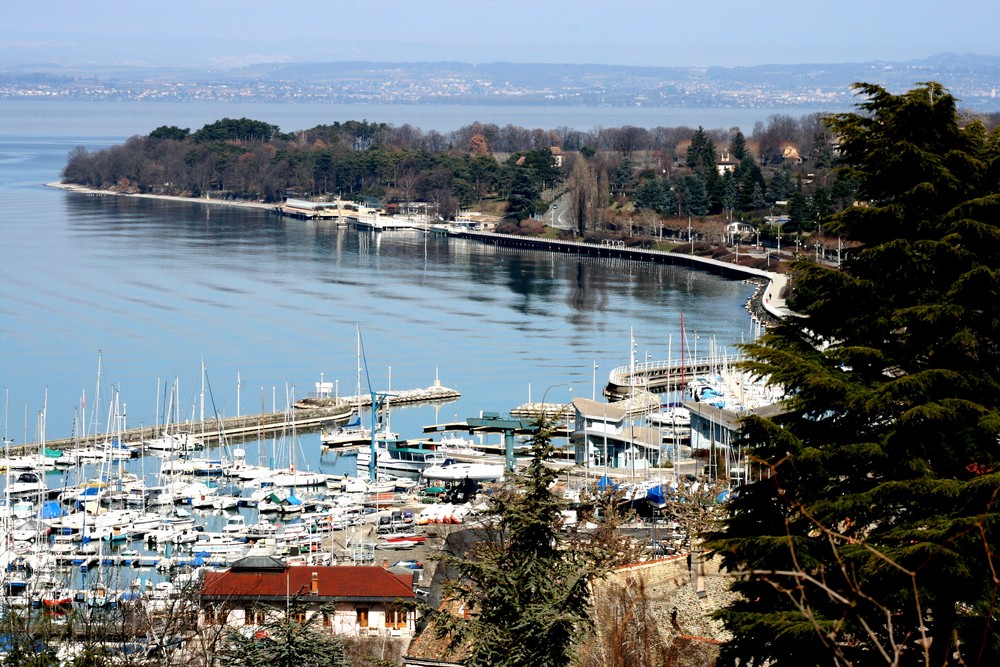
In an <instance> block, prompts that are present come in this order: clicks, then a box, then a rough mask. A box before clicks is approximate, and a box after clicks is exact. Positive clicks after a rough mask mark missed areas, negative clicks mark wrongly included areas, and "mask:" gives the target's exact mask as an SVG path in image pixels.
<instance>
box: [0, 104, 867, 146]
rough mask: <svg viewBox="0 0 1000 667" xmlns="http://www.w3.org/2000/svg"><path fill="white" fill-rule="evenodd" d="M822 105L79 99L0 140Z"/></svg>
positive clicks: (762, 117) (576, 125)
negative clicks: (247, 124)
mask: <svg viewBox="0 0 1000 667" xmlns="http://www.w3.org/2000/svg"><path fill="white" fill-rule="evenodd" d="M847 110H848V109H830V108H826V107H824V108H820V107H815V108H811V107H808V108H807V107H774V108H759V109H754V108H740V109H730V108H721V107H709V108H697V107H641V106H635V107H572V106H566V107H563V106H526V105H481V104H442V105H434V106H431V105H413V104H304V103H303V104H295V103H266V102H256V103H252V104H245V103H235V102H234V103H225V102H152V101H150V102H140V101H122V102H99V101H84V100H36V99H7V100H4V101H3V104H2V105H0V137H3V136H18V137H115V138H118V139H124V138H126V137H129V136H132V135H135V134H149V133H150V132H151V131H152V130H154V129H155V128H157V127H159V126H161V125H176V126H178V127H187V128H190V129H191V130H192V131H193V130H197V129H199V128H201V127H202V126H204V125H207V124H209V123H214V122H215V121H217V120H219V119H221V118H244V117H245V118H253V119H254V120H260V121H264V122H267V123H271V124H274V125H277V126H278V127H280V128H281V130H282V131H284V132H293V131H296V130H305V129H309V128H311V127H315V126H316V125H321V124H332V123H334V122H338V121H339V122H344V121H348V120H367V121H370V122H381V123H389V124H391V125H394V126H396V127H399V126H401V125H403V124H405V123H409V124H410V125H412V126H414V127H416V128H419V129H421V130H423V131H424V132H429V131H431V130H436V131H438V132H442V133H447V132H452V131H454V130H457V129H458V128H460V127H463V126H466V125H470V124H471V123H474V122H476V121H478V122H481V123H494V124H496V125H499V126H500V127H503V126H505V125H507V124H512V125H517V126H520V127H525V128H529V129H534V128H542V129H545V130H552V129H555V128H558V127H568V128H570V129H575V130H579V131H581V132H588V131H591V130H594V129H597V128H608V127H622V126H624V125H634V126H636V127H646V128H652V127H681V126H687V127H698V126H699V125H701V126H703V127H705V128H708V129H716V128H720V129H726V130H728V129H729V128H731V127H739V128H740V129H741V130H742V131H743V133H744V134H747V135H749V134H750V133H751V132H752V131H753V126H754V123H755V122H757V121H761V122H765V123H766V122H767V119H768V118H769V117H770V116H771V115H773V114H783V115H787V116H791V117H792V118H796V119H798V118H801V117H802V116H806V115H809V114H812V113H818V112H830V111H847Z"/></svg>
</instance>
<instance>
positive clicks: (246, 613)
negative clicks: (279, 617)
mask: <svg viewBox="0 0 1000 667" xmlns="http://www.w3.org/2000/svg"><path fill="white" fill-rule="evenodd" d="M253 617H254V613H253V607H247V608H245V609H244V610H243V624H244V625H253Z"/></svg>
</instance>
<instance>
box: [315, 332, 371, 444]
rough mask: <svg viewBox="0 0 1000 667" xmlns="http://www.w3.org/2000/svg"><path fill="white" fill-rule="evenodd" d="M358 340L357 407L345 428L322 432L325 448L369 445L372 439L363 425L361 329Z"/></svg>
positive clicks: (368, 430)
mask: <svg viewBox="0 0 1000 667" xmlns="http://www.w3.org/2000/svg"><path fill="white" fill-rule="evenodd" d="M357 340H358V344H357V347H358V390H357V393H356V394H355V399H356V400H357V406H355V408H354V414H353V415H352V416H351V419H350V420H349V421H348V423H346V424H344V425H343V426H340V427H337V428H331V429H326V428H324V429H322V431H320V442H321V443H322V444H323V446H325V447H343V446H347V445H361V444H365V443H367V442H368V441H369V440H370V439H371V437H372V431H371V429H370V428H367V427H366V426H364V425H363V424H362V423H361V328H360V327H358V328H357Z"/></svg>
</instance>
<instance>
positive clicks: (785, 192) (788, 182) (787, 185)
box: [767, 169, 795, 202]
mask: <svg viewBox="0 0 1000 667" xmlns="http://www.w3.org/2000/svg"><path fill="white" fill-rule="evenodd" d="M767 192H768V195H769V197H768V199H770V200H771V201H772V202H775V201H785V200H788V199H789V198H791V196H792V194H793V193H794V192H795V184H794V183H793V182H792V175H791V173H790V172H789V171H788V170H787V169H779V170H778V171H776V172H774V175H773V176H771V182H770V183H769V184H768V187H767Z"/></svg>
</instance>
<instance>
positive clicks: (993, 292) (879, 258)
mask: <svg viewBox="0 0 1000 667" xmlns="http://www.w3.org/2000/svg"><path fill="white" fill-rule="evenodd" d="M856 88H857V90H858V91H859V92H860V94H861V95H863V96H864V98H865V99H864V101H862V102H861V103H860V104H859V105H858V112H857V113H848V114H838V115H835V116H832V117H831V118H830V125H831V127H832V129H833V130H834V132H835V133H836V134H838V135H839V136H840V139H841V165H840V172H841V177H842V178H849V179H851V180H852V181H853V182H854V184H855V186H856V188H857V193H858V199H859V202H858V205H857V206H853V207H851V208H849V209H847V210H845V211H843V212H842V213H840V214H838V215H837V216H836V217H835V219H834V220H833V221H832V223H833V224H834V225H835V227H834V228H833V229H834V233H838V234H841V235H843V237H845V238H846V239H849V240H851V241H854V242H855V243H856V244H858V248H857V250H856V251H855V252H853V253H852V255H851V256H850V257H849V259H848V261H847V262H846V263H845V265H844V267H843V269H842V270H835V269H832V268H826V267H821V266H817V265H814V264H808V263H802V264H800V265H798V266H797V272H798V275H797V279H798V282H797V285H798V286H797V292H796V296H795V298H794V301H793V304H792V305H793V306H794V307H795V308H796V309H797V310H798V311H799V312H800V313H802V314H803V315H804V317H802V318H792V319H789V320H787V321H785V322H783V323H782V324H781V325H780V326H779V327H777V328H775V329H774V330H772V331H771V332H769V333H768V334H767V335H766V336H765V337H764V338H763V339H762V340H761V341H760V343H759V344H755V345H752V346H749V348H748V350H747V351H748V352H749V355H750V357H751V359H752V361H751V362H750V365H751V366H752V367H753V368H754V369H755V370H756V371H757V372H758V373H760V374H761V375H766V376H769V377H770V378H771V380H772V381H774V382H776V383H779V384H781V385H783V386H784V387H785V388H786V389H787V390H788V393H789V395H790V397H791V399H790V403H789V405H790V408H791V410H790V412H788V413H787V414H785V415H783V416H781V417H778V418H775V419H773V420H765V419H759V418H752V419H749V420H747V421H746V422H745V423H744V428H743V433H744V437H745V443H746V445H747V446H748V447H749V448H751V451H752V453H753V455H754V456H755V457H757V459H758V460H759V461H760V462H761V464H762V466H763V467H764V468H765V469H768V468H769V469H770V473H771V474H770V477H768V478H765V479H763V480H762V481H758V482H755V483H753V484H751V485H749V486H747V487H744V488H743V489H742V490H741V491H740V493H738V494H737V495H736V496H735V498H734V499H733V500H732V501H731V503H730V509H731V513H730V515H729V518H728V519H727V520H726V523H725V526H724V527H721V528H720V529H719V530H718V531H716V532H714V533H712V534H710V535H709V536H708V538H709V541H708V545H709V547H710V548H711V549H713V550H714V551H716V552H717V553H718V554H720V555H721V556H722V558H723V562H724V567H725V569H727V570H729V571H731V572H744V573H746V575H745V576H740V577H737V578H736V579H735V581H734V586H735V587H736V589H737V590H738V591H739V592H740V593H742V597H741V599H740V600H739V601H738V602H735V603H733V604H732V605H730V606H729V607H727V608H725V609H724V610H722V611H721V612H720V617H721V618H722V619H723V620H724V622H725V624H726V626H727V628H728V629H729V630H730V631H731V632H732V633H733V635H734V639H733V640H731V641H730V642H728V643H727V644H726V645H725V646H724V647H723V650H722V655H721V662H722V664H735V663H736V662H737V661H739V663H740V664H771V665H796V666H798V665H814V664H823V665H848V664H851V665H869V664H900V665H910V664H914V665H915V664H921V665H924V664H927V665H935V666H936V665H948V664H965V665H974V664H976V665H995V664H1000V627H998V621H1000V619H997V593H998V583H1000V579H998V576H1000V567H998V566H1000V558H998V557H997V555H996V553H995V552H996V550H997V519H998V516H1000V514H998V511H997V502H998V498H997V495H998V490H1000V445H998V431H1000V415H998V407H1000V350H998V342H1000V339H998V332H997V328H998V324H1000V320H998V318H1000V285H998V280H997V269H998V264H1000V228H998V224H1000V183H998V175H1000V162H998V156H1000V146H998V144H1000V137H998V136H997V134H996V133H993V134H987V132H986V131H985V129H984V128H983V126H982V125H981V124H979V123H975V122H973V123H969V124H966V125H964V126H963V125H962V124H961V123H960V121H959V116H958V113H957V110H956V101H955V99H954V98H953V97H952V96H951V95H950V94H949V93H948V92H947V91H946V90H945V89H943V88H942V87H941V86H940V85H938V84H936V83H928V84H921V85H920V86H919V87H918V88H915V89H914V90H911V91H909V92H907V93H904V94H901V95H895V94H890V93H889V92H887V91H886V90H884V89H883V88H881V87H879V86H874V85H867V84H859V85H857V86H856ZM824 227H825V228H827V229H830V226H829V225H828V224H825V225H824Z"/></svg>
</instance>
